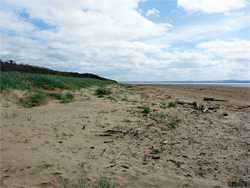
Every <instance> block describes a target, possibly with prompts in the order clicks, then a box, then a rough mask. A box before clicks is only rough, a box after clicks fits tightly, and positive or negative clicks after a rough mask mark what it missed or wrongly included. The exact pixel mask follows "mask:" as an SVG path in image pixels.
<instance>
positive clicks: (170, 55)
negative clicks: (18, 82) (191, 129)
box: [0, 0, 250, 81]
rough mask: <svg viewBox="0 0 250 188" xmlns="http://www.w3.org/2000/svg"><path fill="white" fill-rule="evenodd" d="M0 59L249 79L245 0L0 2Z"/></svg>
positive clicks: (127, 72) (139, 77)
mask: <svg viewBox="0 0 250 188" xmlns="http://www.w3.org/2000/svg"><path fill="white" fill-rule="evenodd" d="M0 28H1V29H0V59H2V60H10V59H12V60H15V61H16V62H17V63H24V64H30V65H35V66H42V67H46V68H50V69H54V70H59V71H69V72H79V73H92V74H97V75H99V76H102V77H105V78H109V79H114V80H117V81H201V80H228V79H236V80H248V79H250V0H74V1H69V0H53V1H51V0H1V2H0Z"/></svg>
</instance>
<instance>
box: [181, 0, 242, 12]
mask: <svg viewBox="0 0 250 188" xmlns="http://www.w3.org/2000/svg"><path fill="white" fill-rule="evenodd" d="M246 4H247V3H246V1H245V0H178V6H180V7H183V8H184V9H185V10H186V11H189V12H197V11H201V12H204V13H207V14H211V13H223V12H228V11H230V10H233V9H239V8H243V7H245V6H246Z"/></svg>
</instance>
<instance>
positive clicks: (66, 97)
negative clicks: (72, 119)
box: [61, 92, 74, 103]
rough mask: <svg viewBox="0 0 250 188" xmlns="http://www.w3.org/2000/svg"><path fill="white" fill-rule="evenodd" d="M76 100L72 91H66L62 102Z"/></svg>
mask: <svg viewBox="0 0 250 188" xmlns="http://www.w3.org/2000/svg"><path fill="white" fill-rule="evenodd" d="M73 101H74V95H73V94H72V93H70V92H67V93H65V95H63V96H62V98H61V103H69V102H73Z"/></svg>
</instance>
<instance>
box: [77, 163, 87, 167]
mask: <svg viewBox="0 0 250 188" xmlns="http://www.w3.org/2000/svg"><path fill="white" fill-rule="evenodd" d="M85 164H87V163H86V162H81V163H79V166H80V167H81V168H84V166H85Z"/></svg>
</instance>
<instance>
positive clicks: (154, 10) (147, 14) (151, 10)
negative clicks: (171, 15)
mask: <svg viewBox="0 0 250 188" xmlns="http://www.w3.org/2000/svg"><path fill="white" fill-rule="evenodd" d="M159 14H160V11H159V10H157V9H155V8H154V9H150V10H148V11H147V12H146V16H152V15H155V16H159Z"/></svg>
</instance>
